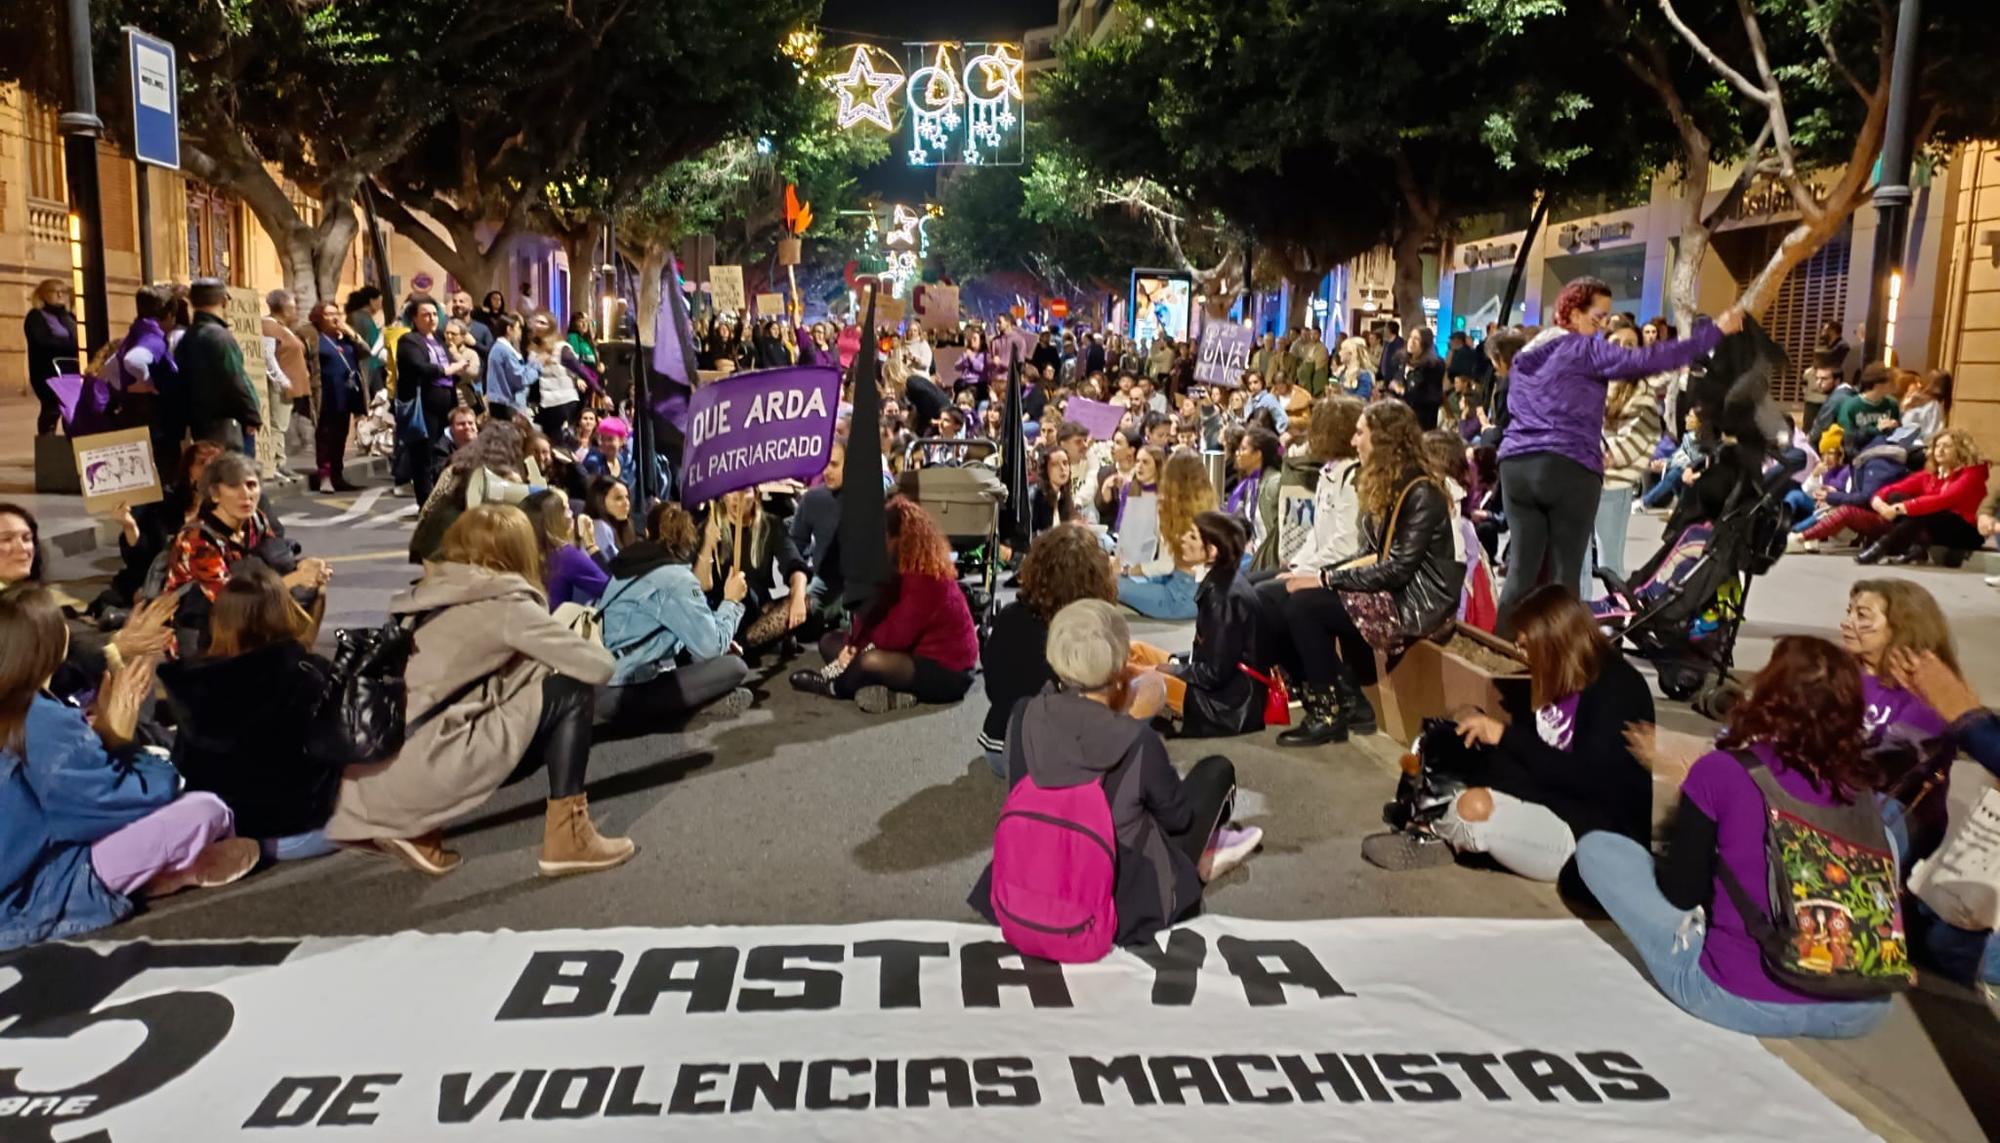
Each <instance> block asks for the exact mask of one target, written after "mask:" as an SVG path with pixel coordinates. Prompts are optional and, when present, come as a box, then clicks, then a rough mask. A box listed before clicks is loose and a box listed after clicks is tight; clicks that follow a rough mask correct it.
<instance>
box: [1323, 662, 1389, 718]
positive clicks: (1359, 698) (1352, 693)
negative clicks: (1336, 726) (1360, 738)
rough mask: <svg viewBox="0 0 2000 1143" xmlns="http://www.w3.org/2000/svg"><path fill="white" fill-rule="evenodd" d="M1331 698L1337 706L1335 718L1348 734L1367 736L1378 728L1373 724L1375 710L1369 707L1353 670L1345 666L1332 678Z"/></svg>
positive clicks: (1366, 697)
mask: <svg viewBox="0 0 2000 1143" xmlns="http://www.w3.org/2000/svg"><path fill="white" fill-rule="evenodd" d="M1333 698H1334V701H1335V702H1336V703H1338V704H1339V711H1338V713H1337V714H1336V715H1335V717H1336V718H1337V719H1338V720H1339V721H1340V724H1341V726H1342V727H1344V728H1345V732H1346V733H1348V734H1360V735H1369V734H1373V733H1375V732H1376V731H1377V730H1378V729H1380V727H1379V726H1378V725H1377V724H1376V722H1375V708H1374V707H1373V706H1371V705H1369V702H1368V696H1367V695H1366V694H1363V693H1362V691H1361V684H1360V683H1359V682H1357V681H1356V680H1355V678H1354V672H1353V670H1351V669H1349V668H1348V667H1346V666H1342V667H1341V668H1340V674H1338V675H1336V676H1334V680H1333Z"/></svg>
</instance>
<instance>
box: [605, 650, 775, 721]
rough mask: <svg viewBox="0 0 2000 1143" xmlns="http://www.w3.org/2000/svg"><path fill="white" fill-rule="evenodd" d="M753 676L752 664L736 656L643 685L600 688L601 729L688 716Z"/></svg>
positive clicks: (678, 669) (695, 665)
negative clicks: (751, 672) (674, 716)
mask: <svg viewBox="0 0 2000 1143" xmlns="http://www.w3.org/2000/svg"><path fill="white" fill-rule="evenodd" d="M749 677H750V664H748V663H745V662H744V661H743V660H741V659H739V658H737V657H736V656H734V655H721V656H717V657H716V658H713V659H703V660H701V661H700V662H696V663H689V664H688V665H686V666H684V667H675V668H674V669H673V670H671V671H668V672H666V673H665V674H661V675H656V676H654V677H653V678H650V679H647V680H646V681H645V682H643V683H633V684H631V685H630V686H623V687H598V688H597V712H596V718H595V722H596V724H597V725H598V726H620V727H628V728H634V729H637V728H640V727H642V726H644V725H646V724H651V723H656V722H658V721H659V719H658V717H657V716H659V715H667V714H687V713H689V712H691V711H695V710H699V709H700V708H702V707H704V706H707V705H708V704H709V703H712V702H714V701H715V700H716V699H719V698H721V697H722V696H723V695H726V694H728V693H729V692H730V691H733V690H735V689H736V688H737V687H740V686H742V685H743V680H744V679H747V678H749Z"/></svg>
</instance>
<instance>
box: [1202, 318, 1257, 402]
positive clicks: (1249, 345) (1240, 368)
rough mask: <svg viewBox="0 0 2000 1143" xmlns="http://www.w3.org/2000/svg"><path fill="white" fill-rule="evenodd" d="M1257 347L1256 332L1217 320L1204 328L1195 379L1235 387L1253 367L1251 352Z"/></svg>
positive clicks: (1204, 382)
mask: <svg viewBox="0 0 2000 1143" xmlns="http://www.w3.org/2000/svg"><path fill="white" fill-rule="evenodd" d="M1255 348H1257V334H1256V333H1255V332H1254V331H1251V330H1247V329H1244V328H1243V327H1242V326H1240V325H1237V324H1236V323H1235V322H1227V321H1224V322H1214V323H1212V324H1210V325H1209V326H1208V327H1207V328H1205V329H1203V330H1202V331H1201V353H1200V356H1198V357H1197V358H1196V359H1195V363H1194V379H1195V380H1196V381H1199V382H1201V383H1202V384H1204V385H1226V386H1228V387H1230V388H1234V387H1236V386H1238V385H1241V384H1242V383H1243V373H1244V371H1245V370H1247V369H1249V368H1250V352H1251V351H1252V350H1254V349H1255Z"/></svg>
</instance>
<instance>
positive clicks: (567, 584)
mask: <svg viewBox="0 0 2000 1143" xmlns="http://www.w3.org/2000/svg"><path fill="white" fill-rule="evenodd" d="M610 582H611V577H610V576H608V575H606V574H604V569H603V568H601V567H598V566H597V561H596V560H593V559H591V558H590V557H589V556H587V555H585V554H584V552H583V549H582V548H579V547H577V546H576V545H575V544H564V545H563V546H562V547H560V548H557V549H556V550H555V551H553V552H550V553H549V566H548V570H547V571H546V572H545V573H544V574H543V586H545V587H547V588H548V589H549V610H550V611H554V610H555V609H556V608H558V607H561V606H562V605H563V604H565V603H596V602H597V598H598V596H601V595H603V594H604V585H605V584H607V583H610Z"/></svg>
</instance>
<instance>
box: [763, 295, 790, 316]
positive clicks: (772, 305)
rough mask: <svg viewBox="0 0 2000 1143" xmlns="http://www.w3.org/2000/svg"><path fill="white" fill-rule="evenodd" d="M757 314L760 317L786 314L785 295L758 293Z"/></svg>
mask: <svg viewBox="0 0 2000 1143" xmlns="http://www.w3.org/2000/svg"><path fill="white" fill-rule="evenodd" d="M757 316H758V317H760V318H781V317H784V316H785V295H783V294H758V295H757Z"/></svg>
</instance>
